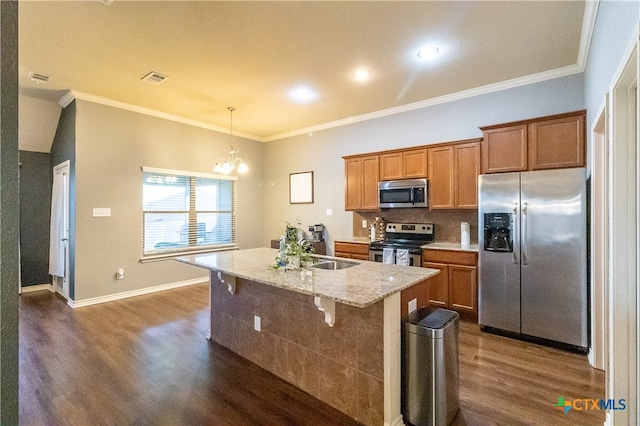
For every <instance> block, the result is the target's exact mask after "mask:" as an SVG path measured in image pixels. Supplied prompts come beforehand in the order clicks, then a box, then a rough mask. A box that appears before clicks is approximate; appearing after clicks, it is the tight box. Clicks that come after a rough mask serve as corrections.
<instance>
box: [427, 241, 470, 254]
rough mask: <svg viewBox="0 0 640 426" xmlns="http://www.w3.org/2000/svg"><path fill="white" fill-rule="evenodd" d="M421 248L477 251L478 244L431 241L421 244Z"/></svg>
mask: <svg viewBox="0 0 640 426" xmlns="http://www.w3.org/2000/svg"><path fill="white" fill-rule="evenodd" d="M422 248H423V249H430V250H431V249H433V250H457V251H473V252H476V253H477V252H478V245H477V244H471V245H468V246H464V247H463V246H462V245H461V244H460V243H438V242H435V243H431V244H426V245H424V246H422Z"/></svg>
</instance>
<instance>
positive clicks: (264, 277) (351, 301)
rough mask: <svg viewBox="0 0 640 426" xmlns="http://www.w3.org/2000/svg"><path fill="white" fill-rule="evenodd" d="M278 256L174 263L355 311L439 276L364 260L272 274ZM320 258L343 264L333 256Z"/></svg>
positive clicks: (240, 253) (244, 253) (238, 254)
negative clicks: (344, 265)
mask: <svg viewBox="0 0 640 426" xmlns="http://www.w3.org/2000/svg"><path fill="white" fill-rule="evenodd" d="M277 254H278V250H276V249H271V248H264V247H263V248H254V249H248V250H234V251H225V252H217V253H207V254H199V255H192V256H181V257H177V258H176V260H177V261H179V262H183V263H187V264H190V265H195V266H199V267H201V268H206V269H209V270H211V271H215V272H223V273H225V274H228V275H232V276H236V277H239V278H244V279H248V280H252V281H255V282H259V283H262V284H267V285H271V286H274V287H279V288H282V289H285V290H290V291H294V292H297V293H303V294H309V295H312V296H322V297H326V298H329V299H331V300H335V301H336V302H340V303H343V304H346V305H351V306H355V307H358V308H365V307H367V306H369V305H372V304H374V303H376V302H378V301H380V300H382V299H384V298H386V297H387V296H390V295H392V294H394V293H397V292H399V291H401V290H404V289H405V288H408V287H411V286H413V285H414V284H417V283H419V282H422V281H424V280H426V279H427V278H430V277H432V276H434V275H436V274H438V272H439V271H438V270H436V269H430V268H416V267H413V266H399V265H387V264H383V263H376V262H369V261H364V260H358V261H353V262H357V263H358V265H356V266H352V267H350V268H345V269H339V270H335V271H331V270H324V269H319V268H310V269H309V270H295V271H285V270H284V269H283V268H280V269H278V270H275V269H273V268H272V266H273V265H275V258H276V256H277ZM319 257H322V258H328V259H336V260H340V261H345V259H342V258H336V257H332V256H319Z"/></svg>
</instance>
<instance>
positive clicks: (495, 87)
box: [264, 65, 584, 142]
mask: <svg viewBox="0 0 640 426" xmlns="http://www.w3.org/2000/svg"><path fill="white" fill-rule="evenodd" d="M583 71H584V69H583V68H581V67H580V66H579V65H569V66H566V67H563V68H556V69H555V70H550V71H545V72H541V73H538V74H532V75H529V76H526V77H520V78H514V79H511V80H505V81H501V82H500V83H494V84H488V85H486V86H481V87H477V88H475V89H469V90H463V91H462V92H457V93H452V94H449V95H444V96H439V97H437V98H431V99H425V100H424V101H419V102H414V103H411V104H406V105H400V106H397V107H394V108H388V109H383V110H380V111H375V112H371V113H367V114H362V115H357V116H354V117H349V118H345V119H342V120H336V121H331V122H328V123H324V124H319V125H317V126H312V127H307V128H304V129H298V130H292V131H291V132H286V133H280V134H278V135H274V136H270V137H267V138H265V139H264V142H272V141H276V140H280V139H285V138H289V137H292V136H298V135H302V134H305V133H313V132H317V131H320V130H326V129H331V128H334V127H340V126H345V125H347V124H353V123H358V122H361V121H366V120H372V119H374V118H380V117H386V116H389V115H394V114H400V113H403V112H408V111H413V110H417V109H422V108H427V107H430V106H434V105H440V104H445V103H448V102H453V101H459V100H462V99H467V98H472V97H474V96H480V95H486V94H488V93H493V92H499V91H501V90H507V89H512V88H515V87H520V86H526V85H529V84H533V83H539V82H542V81H546V80H553V79H555V78H560V77H566V76H568V75H572V74H577V73H580V72H583Z"/></svg>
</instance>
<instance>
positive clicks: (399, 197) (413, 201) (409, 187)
mask: <svg viewBox="0 0 640 426" xmlns="http://www.w3.org/2000/svg"><path fill="white" fill-rule="evenodd" d="M378 207H379V208H381V209H393V208H399V207H404V208H406V207H429V183H428V181H427V179H402V180H389V181H385V182H378Z"/></svg>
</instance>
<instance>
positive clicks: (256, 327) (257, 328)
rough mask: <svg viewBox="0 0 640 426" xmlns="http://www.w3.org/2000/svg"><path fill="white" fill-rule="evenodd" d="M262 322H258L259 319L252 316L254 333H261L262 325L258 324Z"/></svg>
mask: <svg viewBox="0 0 640 426" xmlns="http://www.w3.org/2000/svg"><path fill="white" fill-rule="evenodd" d="M261 322H262V321H261V320H260V317H259V316H257V315H254V316H253V329H254V330H255V331H262V325H261V324H260V323H261Z"/></svg>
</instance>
